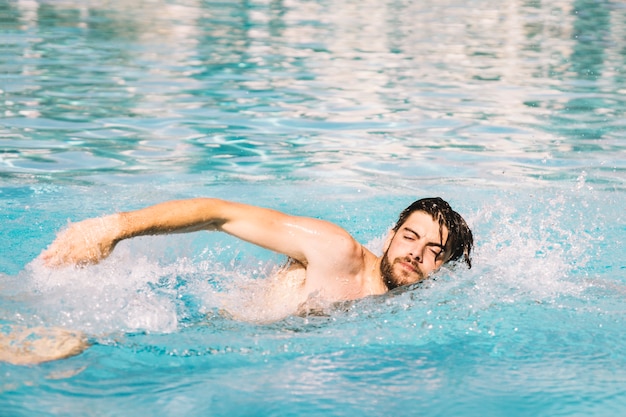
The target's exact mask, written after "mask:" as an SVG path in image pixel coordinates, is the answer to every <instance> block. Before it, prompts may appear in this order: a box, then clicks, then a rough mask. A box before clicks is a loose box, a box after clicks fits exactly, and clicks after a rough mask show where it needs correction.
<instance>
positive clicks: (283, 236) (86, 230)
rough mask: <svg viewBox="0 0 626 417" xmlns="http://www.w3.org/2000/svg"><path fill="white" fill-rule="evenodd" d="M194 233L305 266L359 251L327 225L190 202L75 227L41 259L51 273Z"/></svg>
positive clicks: (238, 206) (202, 200) (226, 204)
mask: <svg viewBox="0 0 626 417" xmlns="http://www.w3.org/2000/svg"><path fill="white" fill-rule="evenodd" d="M198 230H216V231H223V232H226V233H228V234H231V235H233V236H236V237H238V238H240V239H243V240H246V241H248V242H250V243H253V244H256V245H258V246H261V247H264V248H267V249H270V250H273V251H275V252H279V253H283V254H285V255H287V256H289V257H292V258H294V259H297V260H298V261H300V262H302V263H304V264H305V265H306V264H308V263H309V262H310V261H312V260H313V261H315V260H317V259H326V260H328V258H329V257H330V258H332V257H333V256H334V255H335V254H337V253H341V252H342V251H343V250H345V249H347V250H348V251H353V250H355V248H357V247H358V246H359V245H358V244H357V243H356V242H355V241H354V239H352V237H350V236H349V235H348V233H347V232H346V231H345V230H343V229H342V228H340V227H338V226H336V225H334V224H332V223H328V222H326V221H322V220H317V219H312V218H307V217H298V216H291V215H287V214H285V213H281V212H279V211H275V210H271V209H266V208H261V207H256V206H251V205H247V204H241V203H235V202H230V201H225V200H219V199H212V198H195V199H189V200H176V201H169V202H165V203H160V204H156V205H154V206H150V207H146V208H144V209H140V210H136V211H130V212H123V213H117V214H113V215H110V216H105V217H101V218H95V219H87V220H84V221H81V222H78V223H74V224H72V225H70V227H69V228H68V229H67V230H65V231H63V232H62V233H61V234H59V236H58V237H57V239H56V240H55V241H54V242H53V243H52V244H51V245H50V247H49V248H48V249H47V250H45V251H44V252H43V253H42V255H41V257H42V259H43V261H44V263H45V264H46V265H48V266H52V267H55V266H62V265H71V264H74V265H85V264H91V263H97V262H99V261H100V260H102V259H104V258H106V257H107V256H109V254H110V253H111V252H112V251H113V249H114V248H115V245H117V243H119V242H120V241H122V240H124V239H129V238H132V237H136V236H143V235H158V234H168V233H184V232H193V231H198ZM331 248H334V249H331ZM337 250H339V252H337Z"/></svg>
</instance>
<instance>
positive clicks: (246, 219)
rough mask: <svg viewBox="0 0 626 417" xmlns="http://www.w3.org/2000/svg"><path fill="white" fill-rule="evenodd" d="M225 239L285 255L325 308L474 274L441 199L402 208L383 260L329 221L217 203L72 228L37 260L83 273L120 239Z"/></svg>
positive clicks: (464, 231) (457, 226) (467, 243)
mask: <svg viewBox="0 0 626 417" xmlns="http://www.w3.org/2000/svg"><path fill="white" fill-rule="evenodd" d="M199 230H209V231H215V230H218V231H222V232H226V233H228V234H230V235H233V236H235V237H238V238H240V239H243V240H245V241H247V242H250V243H253V244H255V245H258V246H261V247H264V248H266V249H270V250H272V251H274V252H278V253H282V254H285V255H287V257H288V258H289V259H290V260H291V262H288V264H287V266H286V267H285V268H286V270H285V271H283V272H288V273H289V274H301V275H303V278H304V280H303V286H304V287H303V294H304V295H305V296H309V295H311V294H317V295H318V296H319V297H320V298H321V299H324V300H327V301H329V302H336V301H347V300H355V299H358V298H363V297H367V296H370V295H379V294H383V293H385V292H387V291H389V290H391V289H393V288H396V287H399V286H403V285H408V284H413V283H416V282H419V281H422V280H424V279H426V278H427V277H428V276H429V275H430V274H431V273H433V272H435V271H437V270H438V269H439V268H440V267H441V265H443V264H444V263H446V262H450V261H456V260H458V259H461V258H463V259H464V261H465V262H466V263H467V265H468V267H470V268H471V260H470V252H471V249H472V245H473V237H472V232H471V230H470V229H469V227H468V226H467V224H466V222H465V220H463V218H462V217H461V216H460V215H459V214H458V213H457V212H455V211H454V210H452V209H451V208H450V206H449V205H448V203H446V202H445V201H444V200H442V199H441V198H427V199H422V200H418V201H416V202H414V203H413V204H411V205H410V206H409V207H407V208H406V209H405V210H404V211H403V212H402V213H401V214H400V217H399V219H398V222H397V223H396V225H395V226H394V227H393V229H392V230H391V231H390V232H389V234H388V235H387V238H386V240H385V244H384V247H383V254H382V256H377V255H374V254H373V253H372V252H371V251H369V250H368V249H367V248H365V247H364V246H363V245H361V244H360V243H358V242H357V241H356V240H355V239H354V238H353V237H352V236H351V235H350V234H348V232H346V231H345V230H344V229H342V228H340V227H339V226H337V225H335V224H332V223H329V222H327V221H323V220H318V219H313V218H308V217H299V216H292V215H288V214H285V213H281V212H278V211H275V210H271V209H267V208H261V207H256V206H251V205H246V204H241V203H235V202H230V201H225V200H219V199H214V198H195V199H189V200H177V201H169V202H165V203H160V204H156V205H154V206H150V207H147V208H144V209H141V210H137V211H131V212H125V213H117V214H114V215H110V216H105V217H101V218H96V219H88V220H84V221H82V222H79V223H75V224H73V225H71V226H70V227H69V228H68V229H67V230H66V231H64V232H63V233H62V234H60V235H59V236H58V238H57V239H56V240H55V241H54V242H53V243H52V244H51V245H50V247H49V248H48V249H47V250H46V251H44V252H43V253H42V255H41V258H42V259H43V261H44V263H45V264H46V265H47V266H49V267H60V266H64V265H88V264H92V263H97V262H99V261H101V260H102V259H104V258H106V257H107V256H109V254H110V253H111V252H112V251H113V249H114V248H115V245H116V244H117V243H118V242H120V241H121V240H124V239H129V238H132V237H136V236H143V235H158V234H168V233H183V232H193V231H199Z"/></svg>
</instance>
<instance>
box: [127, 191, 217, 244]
mask: <svg viewBox="0 0 626 417" xmlns="http://www.w3.org/2000/svg"><path fill="white" fill-rule="evenodd" d="M228 204H229V203H227V202H226V201H223V200H218V199H211V198H195V199H189V200H174V201H167V202H164V203H159V204H156V205H153V206H149V207H146V208H143V209H139V210H135V211H128V212H121V213H118V214H117V215H116V216H117V220H118V224H119V229H118V231H117V233H118V235H117V236H118V238H117V239H116V240H117V241H120V240H123V239H129V238H132V237H136V236H145V235H160V234H168V233H187V232H195V231H198V230H217V229H219V228H220V226H221V225H222V224H223V222H224V221H225V219H224V218H223V216H222V213H223V212H224V207H225V206H226V205H228Z"/></svg>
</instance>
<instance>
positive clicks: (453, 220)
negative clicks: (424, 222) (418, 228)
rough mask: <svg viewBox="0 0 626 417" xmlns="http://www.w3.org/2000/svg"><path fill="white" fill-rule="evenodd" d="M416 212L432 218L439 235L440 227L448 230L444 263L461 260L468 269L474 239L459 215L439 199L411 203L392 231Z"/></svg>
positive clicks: (440, 232)
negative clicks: (436, 224) (446, 256)
mask: <svg viewBox="0 0 626 417" xmlns="http://www.w3.org/2000/svg"><path fill="white" fill-rule="evenodd" d="M416 211H423V212H425V213H428V214H430V215H431V216H432V218H433V220H434V221H436V222H438V223H439V234H440V235H441V234H442V233H443V231H442V227H443V226H445V227H446V228H447V229H448V239H447V240H446V242H445V244H444V247H445V250H446V252H449V253H450V255H449V258H448V259H447V260H446V261H445V262H446V263H447V262H451V261H456V260H459V259H461V258H463V261H465V263H466V264H467V267H468V268H471V267H472V259H471V257H470V253H471V251H472V247H473V246H474V237H473V236H472V231H471V230H470V228H469V227H468V226H467V223H466V222H465V220H464V219H463V217H461V215H460V214H459V213H457V212H456V211H454V210H452V208H451V207H450V204H448V203H447V202H446V201H444V200H443V199H441V198H439V197H433V198H423V199H421V200H417V201H415V202H413V204H411V205H410V206H408V207H407V208H405V209H404V210H403V211H402V212H401V213H400V217H399V218H398V221H397V222H396V225H395V226H394V227H393V231H394V232H397V231H398V230H399V229H400V227H402V225H403V224H404V222H406V220H407V219H408V217H409V216H410V215H411V214H412V213H413V212H416Z"/></svg>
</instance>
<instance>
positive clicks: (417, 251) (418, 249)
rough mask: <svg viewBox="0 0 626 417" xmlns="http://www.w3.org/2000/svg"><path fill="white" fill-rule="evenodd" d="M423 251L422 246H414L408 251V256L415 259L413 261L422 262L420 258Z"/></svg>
mask: <svg viewBox="0 0 626 417" xmlns="http://www.w3.org/2000/svg"><path fill="white" fill-rule="evenodd" d="M423 252H424V248H423V246H422V245H418V246H414V247H413V248H411V252H409V256H410V257H411V258H412V259H415V261H417V262H422V259H423V258H424V257H423Z"/></svg>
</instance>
